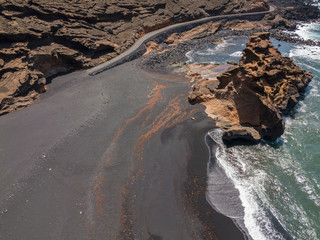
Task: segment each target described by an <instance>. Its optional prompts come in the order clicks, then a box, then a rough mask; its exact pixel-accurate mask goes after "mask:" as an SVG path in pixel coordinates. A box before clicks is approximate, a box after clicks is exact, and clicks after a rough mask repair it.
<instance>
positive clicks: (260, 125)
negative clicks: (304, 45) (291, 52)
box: [189, 32, 312, 142]
mask: <svg viewBox="0 0 320 240" xmlns="http://www.w3.org/2000/svg"><path fill="white" fill-rule="evenodd" d="M269 37H270V34H269V33H267V32H265V33H257V34H254V35H253V36H251V38H250V40H249V42H248V43H247V46H246V48H245V49H244V50H243V56H242V57H241V59H240V61H239V63H238V64H237V65H235V66H233V67H231V68H229V69H228V70H227V71H226V72H224V73H223V74H222V75H220V76H218V77H217V79H215V80H211V81H212V83H214V81H218V84H211V81H208V80H205V79H201V80H200V81H198V82H197V83H196V84H195V85H194V86H193V91H192V92H191V93H190V95H189V102H190V103H191V104H195V103H202V104H204V105H205V106H206V112H207V113H208V115H209V116H211V117H213V118H214V119H216V120H217V122H218V125H220V127H222V128H224V129H225V132H224V135H223V139H224V140H225V141H227V142H228V141H233V140H247V141H251V142H258V141H260V140H261V139H262V138H265V139H270V140H275V139H276V138H278V137H280V136H281V135H282V134H283V132H284V127H285V126H284V121H283V118H282V114H283V113H285V112H287V111H288V110H290V109H292V108H293V107H294V106H295V105H296V104H297V101H298V98H299V97H300V95H301V93H303V92H304V91H305V89H306V87H307V86H308V83H309V82H310V81H311V79H312V74H311V73H310V72H306V71H304V70H302V69H301V68H300V67H298V66H297V65H295V64H294V63H293V61H292V60H291V59H290V58H288V57H283V56H282V55H281V53H280V52H279V51H278V50H277V49H276V48H274V46H273V45H272V43H271V42H270V40H269Z"/></svg>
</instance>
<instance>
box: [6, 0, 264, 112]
mask: <svg viewBox="0 0 320 240" xmlns="http://www.w3.org/2000/svg"><path fill="white" fill-rule="evenodd" d="M258 2H259V1H258ZM262 2H263V4H260V5H259V4H258V5H259V6H258V8H259V9H262V8H261V6H262V7H263V6H265V7H267V5H266V3H265V2H264V1H262ZM256 9H257V1H254V0H250V1H247V0H232V1H231V0H221V1H207V0H198V1H191V0H174V1H169V0H158V1H153V0H142V1H136V0H107V1H104V0H56V1H51V0H29V1H26V0H0V49H1V52H0V67H1V69H0V115H1V114H4V113H7V112H9V111H12V110H15V109H20V108H22V107H24V106H26V105H28V104H30V103H32V102H33V101H35V100H36V99H37V98H38V97H39V92H42V91H44V90H45V89H44V86H43V85H44V84H45V82H46V80H45V79H46V78H47V77H50V76H54V75H55V74H57V73H61V72H66V71H70V70H73V69H80V68H89V67H93V66H96V65H98V64H100V63H103V62H105V61H107V60H109V59H111V58H113V57H115V56H116V55H118V54H120V53H122V52H123V51H125V50H126V49H127V48H128V47H129V46H130V45H132V44H133V43H134V42H135V41H136V40H137V38H139V37H141V36H142V35H144V34H145V33H147V32H149V31H152V30H155V29H158V28H161V27H164V26H166V25H169V24H172V23H174V22H180V21H185V20H191V19H196V18H201V17H206V16H209V15H217V14H226V13H235V12H248V11H254V10H256ZM20 63H21V64H20ZM29 96H32V97H29ZM19 99H23V103H22V102H21V101H22V100H21V101H20V100H19Z"/></svg>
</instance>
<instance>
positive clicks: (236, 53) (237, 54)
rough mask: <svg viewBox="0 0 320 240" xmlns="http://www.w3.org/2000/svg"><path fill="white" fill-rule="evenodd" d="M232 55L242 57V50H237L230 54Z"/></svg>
mask: <svg viewBox="0 0 320 240" xmlns="http://www.w3.org/2000/svg"><path fill="white" fill-rule="evenodd" d="M230 56H231V57H242V52H241V51H236V52H234V53H232V54H231V55H230Z"/></svg>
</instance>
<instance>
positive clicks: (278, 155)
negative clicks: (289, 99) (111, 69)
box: [187, 24, 320, 240]
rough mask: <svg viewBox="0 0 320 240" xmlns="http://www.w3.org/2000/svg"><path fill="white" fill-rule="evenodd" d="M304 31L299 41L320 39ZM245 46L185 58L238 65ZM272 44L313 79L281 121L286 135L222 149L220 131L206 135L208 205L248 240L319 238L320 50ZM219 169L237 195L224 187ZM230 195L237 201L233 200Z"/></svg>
mask: <svg viewBox="0 0 320 240" xmlns="http://www.w3.org/2000/svg"><path fill="white" fill-rule="evenodd" d="M302 29H303V31H302ZM302 29H299V30H298V31H297V33H298V34H300V35H301V37H304V38H311V39H316V40H318V39H319V40H320V32H319V31H318V30H319V29H320V25H319V24H318V25H317V24H309V25H303V26H302ZM247 41H248V38H247V37H236V38H232V37H231V38H228V39H225V40H224V41H222V42H221V43H219V44H217V45H213V44H208V45H204V46H200V47H199V48H197V49H193V50H192V51H190V52H188V53H187V57H188V58H189V62H193V63H197V62H198V63H199V62H202V63H203V62H207V63H226V61H238V60H239V58H240V57H241V51H242V50H243V48H244V46H245V44H246V42H247ZM272 41H273V44H274V46H275V47H278V49H279V50H280V51H281V53H282V54H283V55H285V56H289V57H291V58H293V59H294V62H295V63H296V64H298V65H299V66H300V67H302V68H303V69H305V70H309V71H311V72H312V73H313V74H314V78H313V80H312V81H311V83H310V85H309V87H308V88H307V92H306V94H305V95H304V97H303V98H302V99H301V101H300V102H299V104H298V105H297V106H296V107H295V108H294V109H293V110H292V112H291V114H290V115H289V116H286V117H285V122H286V130H285V133H284V135H283V136H282V137H281V138H279V139H278V140H277V141H276V142H262V143H260V144H258V145H255V146H236V147H232V148H226V147H225V146H224V145H223V144H222V142H221V134H222V132H221V130H219V129H214V130H212V131H211V132H209V133H208V135H207V138H210V139H211V141H213V144H211V145H210V144H209V147H210V148H213V149H214V151H212V152H213V154H214V157H211V159H210V161H209V163H208V187H207V200H208V201H209V203H211V205H212V206H213V207H214V208H216V209H217V210H218V211H220V212H222V213H224V214H225V215H227V216H230V217H231V218H233V219H234V220H235V221H236V222H237V223H238V224H239V225H240V227H242V228H243V229H244V230H245V231H246V232H247V233H248V234H249V235H250V236H251V238H252V239H255V240H262V239H299V240H300V239H301V240H316V239H320V47H314V46H304V45H299V44H292V43H286V42H279V41H276V40H272ZM219 169H220V170H219ZM221 169H222V170H223V171H224V176H226V177H227V178H228V180H229V181H230V182H231V183H232V184H233V185H234V187H235V190H230V189H231V188H230V187H229V185H230V184H224V182H225V180H226V179H224V177H223V175H222V174H221V172H220V173H219V171H221ZM219 174H220V175H219ZM234 194H238V195H239V198H240V201H238V202H237V201H235V200H234V199H233V198H232V195H234ZM228 199H229V200H228ZM240 205H241V206H240Z"/></svg>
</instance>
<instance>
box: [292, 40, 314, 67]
mask: <svg viewBox="0 0 320 240" xmlns="http://www.w3.org/2000/svg"><path fill="white" fill-rule="evenodd" d="M289 57H291V58H295V57H298V58H304V59H309V60H316V61H319V60H320V47H318V46H305V45H304V46H301V45H299V46H295V47H294V48H292V49H291V50H290V53H289ZM317 71H319V70H317Z"/></svg>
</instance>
